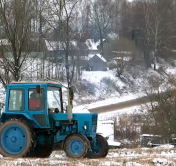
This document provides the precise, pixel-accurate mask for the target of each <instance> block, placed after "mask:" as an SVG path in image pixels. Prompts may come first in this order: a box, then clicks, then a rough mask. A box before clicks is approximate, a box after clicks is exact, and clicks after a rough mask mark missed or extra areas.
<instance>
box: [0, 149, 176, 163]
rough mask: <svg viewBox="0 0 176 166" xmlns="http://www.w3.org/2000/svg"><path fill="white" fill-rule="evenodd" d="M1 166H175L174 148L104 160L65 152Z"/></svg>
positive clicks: (119, 153) (114, 153)
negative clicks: (79, 156)
mask: <svg viewBox="0 0 176 166" xmlns="http://www.w3.org/2000/svg"><path fill="white" fill-rule="evenodd" d="M0 165H1V166H12V165H13V166H19V165H20V166H23V165H24V166H27V165H30V166H40V165H42V166H45V165H46V166H50V165H55V166H56V165H57V166H86V165H89V166H115V165H119V166H145V165H146V166H150V165H154V166H175V165H176V149H174V148H168V147H164V148H153V149H149V148H138V149H116V150H110V151H109V154H108V155H107V157H106V158H102V159H87V158H85V159H70V158H67V157H66V155H65V153H64V152H63V151H54V152H53V153H52V154H51V156H50V157H49V158H44V159H42V158H24V159H23V158H18V159H12V158H3V157H2V156H1V158H0Z"/></svg>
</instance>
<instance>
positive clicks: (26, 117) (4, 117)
mask: <svg viewBox="0 0 176 166" xmlns="http://www.w3.org/2000/svg"><path fill="white" fill-rule="evenodd" d="M10 119H22V120H25V121H26V122H29V123H31V124H32V119H31V117H30V116H29V115H28V114H6V113H3V114H2V116H1V118H0V122H1V123H5V122H6V121H8V120H10Z"/></svg>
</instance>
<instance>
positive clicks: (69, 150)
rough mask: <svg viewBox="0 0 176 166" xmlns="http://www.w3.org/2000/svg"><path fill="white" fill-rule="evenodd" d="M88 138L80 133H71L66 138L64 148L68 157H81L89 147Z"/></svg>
mask: <svg viewBox="0 0 176 166" xmlns="http://www.w3.org/2000/svg"><path fill="white" fill-rule="evenodd" d="M88 143H89V140H88V139H87V138H86V137H84V136H83V135H81V134H72V135H70V136H69V137H68V138H66V140H65V143H64V150H65V153H66V155H67V156H68V157H71V158H83V157H85V156H86V154H87V151H88V148H89V144H88Z"/></svg>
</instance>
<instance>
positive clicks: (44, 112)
mask: <svg viewBox="0 0 176 166" xmlns="http://www.w3.org/2000/svg"><path fill="white" fill-rule="evenodd" d="M61 88H62V86H61V85H59V84H56V83H49V82H34V83H31V82H30V83H27V82H25V83H24V82H12V83H11V84H9V85H8V86H7V89H6V104H5V110H4V112H3V113H2V116H1V121H6V120H7V119H9V118H13V117H15V118H16V117H17V118H18V117H19V118H27V119H30V121H31V122H32V124H33V126H34V127H35V128H50V127H51V126H50V121H49V118H48V117H49V114H50V113H63V101H62V89H61Z"/></svg>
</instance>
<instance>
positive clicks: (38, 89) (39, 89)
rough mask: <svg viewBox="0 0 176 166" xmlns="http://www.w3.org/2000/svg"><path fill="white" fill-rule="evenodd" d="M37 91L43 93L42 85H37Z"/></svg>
mask: <svg viewBox="0 0 176 166" xmlns="http://www.w3.org/2000/svg"><path fill="white" fill-rule="evenodd" d="M37 93H39V94H40V93H41V87H40V85H37Z"/></svg>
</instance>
